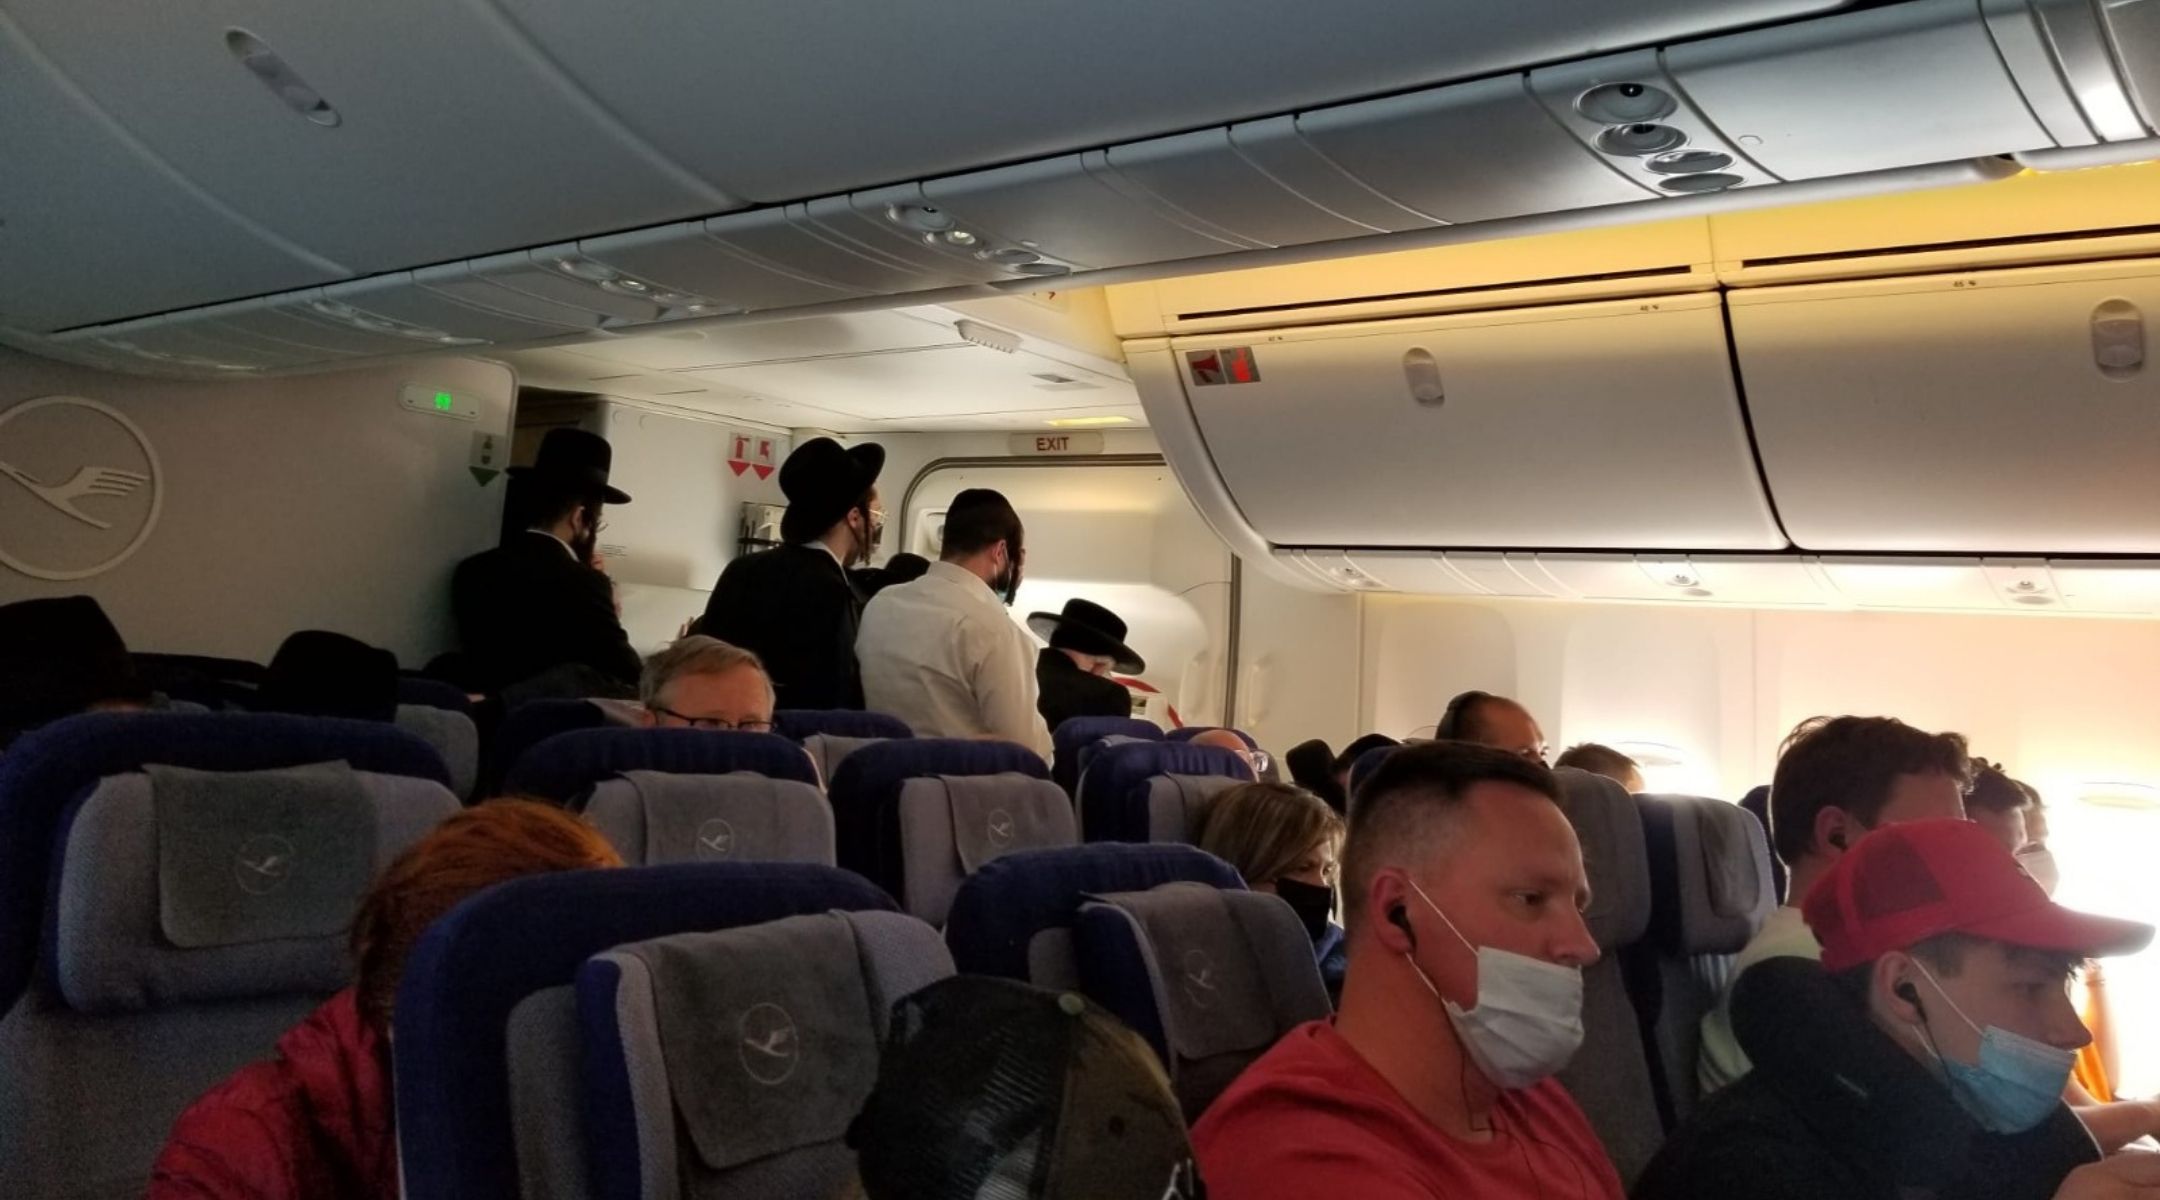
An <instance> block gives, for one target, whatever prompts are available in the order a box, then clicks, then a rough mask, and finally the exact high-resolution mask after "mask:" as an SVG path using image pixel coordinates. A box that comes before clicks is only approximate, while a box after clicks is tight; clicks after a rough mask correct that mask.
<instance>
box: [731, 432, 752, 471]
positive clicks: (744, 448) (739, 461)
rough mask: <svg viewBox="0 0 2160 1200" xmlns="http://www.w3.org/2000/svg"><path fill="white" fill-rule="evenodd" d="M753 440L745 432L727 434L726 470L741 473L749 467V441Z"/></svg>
mask: <svg viewBox="0 0 2160 1200" xmlns="http://www.w3.org/2000/svg"><path fill="white" fill-rule="evenodd" d="M753 440H754V439H752V437H751V436H750V435H749V434H747V433H731V434H729V435H728V456H727V465H728V470H730V471H733V472H735V473H736V474H737V475H741V474H742V473H743V472H745V471H747V470H749V469H750V443H751V441H753Z"/></svg>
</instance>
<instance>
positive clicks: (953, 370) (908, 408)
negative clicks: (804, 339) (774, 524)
mask: <svg viewBox="0 0 2160 1200" xmlns="http://www.w3.org/2000/svg"><path fill="white" fill-rule="evenodd" d="M687 373H688V374H690V375H693V376H695V377H696V378H699V379H709V380H712V381H713V382H715V383H719V384H722V385H724V386H726V387H730V388H734V389H736V390H738V391H746V392H754V393H760V394H771V395H775V396H785V397H787V398H788V399H790V400H793V401H795V402H797V403H799V404H809V405H815V406H817V407H821V408H830V409H833V410H835V411H839V412H845V413H850V414H852V415H855V416H860V417H866V418H892V417H898V416H903V415H904V416H922V417H937V416H965V415H968V414H972V413H1007V412H1018V411H1044V410H1054V409H1056V410H1061V409H1083V408H1088V407H1099V406H1104V405H1114V404H1137V403H1138V402H1139V400H1138V396H1137V394H1136V393H1135V392H1134V391H1133V388H1132V385H1131V384H1129V383H1126V382H1124V381H1123V380H1114V379H1110V378H1108V377H1105V376H1099V375H1093V374H1092V373H1091V372H1087V371H1083V370H1081V369H1080V368H1078V367H1072V366H1067V365H1065V364H1062V363H1055V362H1052V361H1050V360H1049V359H1045V358H1042V357H1040V356H1036V355H1030V354H1025V353H1022V354H1012V355H1007V354H1000V353H998V352H997V351H995V350H987V349H984V348H982V347H980V346H957V347H947V348H939V349H929V350H912V351H904V352H897V353H890V354H877V355H869V356H862V357H854V358H825V359H809V360H804V361H800V362H792V363H774V364H765V365H759V366H745V367H721V368H714V369H708V370H699V371H691V372H687ZM1036 373H1043V374H1056V375H1061V376H1064V377H1067V378H1071V379H1076V380H1079V381H1081V382H1085V383H1096V384H1099V385H1100V390H1099V391H1081V390H1073V389H1071V388H1070V387H1067V386H1061V385H1056V384H1048V383H1046V382H1045V381H1043V380H1041V379H1037V378H1035V374H1036Z"/></svg>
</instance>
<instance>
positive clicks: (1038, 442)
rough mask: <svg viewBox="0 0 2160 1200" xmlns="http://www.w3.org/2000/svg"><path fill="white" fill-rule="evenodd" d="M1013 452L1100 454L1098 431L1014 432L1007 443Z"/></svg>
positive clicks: (1101, 438) (1101, 437) (1100, 443)
mask: <svg viewBox="0 0 2160 1200" xmlns="http://www.w3.org/2000/svg"><path fill="white" fill-rule="evenodd" d="M1008 444H1009V445H1010V446H1011V447H1012V452H1013V453H1014V454H1027V455H1034V454H1101V453H1102V452H1103V435H1101V434H1099V433H1016V434H1014V435H1012V439H1011V441H1010V442H1009V443H1008Z"/></svg>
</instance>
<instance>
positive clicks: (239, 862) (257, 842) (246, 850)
mask: <svg viewBox="0 0 2160 1200" xmlns="http://www.w3.org/2000/svg"><path fill="white" fill-rule="evenodd" d="M299 857H300V852H299V851H298V850H297V849H295V848H294V846H293V844H292V843H291V842H290V841H287V840H286V839H284V838H281V837H279V836H278V835H276V834H274V833H265V834H259V835H257V836H255V837H251V838H249V839H248V840H246V841H244V842H242V843H240V852H239V853H238V854H237V855H235V856H234V857H233V880H234V881H235V882H236V883H238V884H239V885H240V890H241V891H243V892H246V893H247V894H248V895H250V896H267V895H270V894H271V893H272V892H275V891H277V890H278V889H280V888H282V887H284V886H285V884H286V881H287V880H290V879H291V878H292V873H293V864H294V862H295V860H297V859H298V858H299Z"/></svg>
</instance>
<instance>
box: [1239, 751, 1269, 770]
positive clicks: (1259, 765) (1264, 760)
mask: <svg viewBox="0 0 2160 1200" xmlns="http://www.w3.org/2000/svg"><path fill="white" fill-rule="evenodd" d="M1245 761H1246V762H1249V763H1251V764H1252V769H1253V774H1254V775H1255V776H1261V775H1265V774H1267V773H1268V768H1270V767H1272V766H1274V765H1275V760H1274V759H1273V758H1272V757H1270V756H1269V755H1268V752H1267V751H1265V750H1248V751H1246V752H1245Z"/></svg>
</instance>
